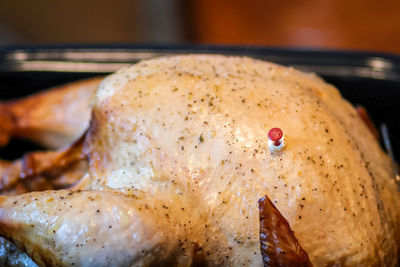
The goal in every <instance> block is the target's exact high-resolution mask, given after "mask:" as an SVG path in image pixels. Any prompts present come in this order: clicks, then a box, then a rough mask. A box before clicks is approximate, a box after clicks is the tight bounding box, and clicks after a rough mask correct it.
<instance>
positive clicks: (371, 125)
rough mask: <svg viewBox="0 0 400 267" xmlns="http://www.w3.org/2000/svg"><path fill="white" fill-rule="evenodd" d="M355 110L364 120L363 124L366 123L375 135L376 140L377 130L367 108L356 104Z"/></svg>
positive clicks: (377, 137)
mask: <svg viewBox="0 0 400 267" xmlns="http://www.w3.org/2000/svg"><path fill="white" fill-rule="evenodd" d="M356 110H357V113H358V115H359V116H360V118H361V119H362V120H363V121H364V123H365V125H367V127H368V129H369V130H370V131H371V133H372V134H373V135H374V136H375V138H376V139H377V140H379V132H378V130H377V129H376V127H375V124H374V123H373V122H372V120H371V117H370V116H369V114H368V112H367V110H366V109H365V108H364V107H363V106H357V107H356Z"/></svg>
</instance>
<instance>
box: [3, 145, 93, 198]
mask: <svg viewBox="0 0 400 267" xmlns="http://www.w3.org/2000/svg"><path fill="white" fill-rule="evenodd" d="M82 145H83V138H80V139H79V140H78V141H76V142H75V143H73V144H72V145H70V146H67V147H65V148H62V149H60V150H57V151H47V152H44V151H38V152H31V153H28V154H26V155H24V157H23V158H22V159H21V160H16V161H14V162H12V163H11V162H7V161H0V194H21V193H25V192H30V191H42V190H49V189H60V188H66V187H69V186H72V185H73V184H74V183H75V182H77V181H78V180H79V179H80V178H81V177H82V176H83V175H84V174H85V173H86V172H87V160H86V157H85V155H84V154H83V153H82Z"/></svg>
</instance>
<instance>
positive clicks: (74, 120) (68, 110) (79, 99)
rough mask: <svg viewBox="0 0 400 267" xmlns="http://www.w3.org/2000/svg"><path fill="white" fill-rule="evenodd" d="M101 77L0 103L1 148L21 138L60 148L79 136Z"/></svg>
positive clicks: (85, 122)
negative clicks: (11, 138)
mask: <svg viewBox="0 0 400 267" xmlns="http://www.w3.org/2000/svg"><path fill="white" fill-rule="evenodd" d="M102 80H103V77H95V78H89V79H85V80H80V81H75V82H71V83H68V84H65V85H61V86H56V87H53V88H50V89H49V90H45V91H43V92H40V93H37V94H34V95H31V96H28V97H25V98H23V99H17V100H10V101H6V102H2V103H0V117H1V120H0V146H5V145H7V143H8V141H9V139H10V137H20V138H25V139H29V140H32V141H34V142H35V143H38V144H42V145H43V146H44V147H49V148H60V147H62V146H63V145H65V144H68V143H69V142H71V141H72V140H74V139H75V138H76V135H77V134H80V133H81V130H82V129H83V128H82V127H85V125H86V124H87V122H88V121H87V120H88V117H89V114H90V102H91V99H92V96H93V95H94V93H95V92H96V90H97V87H98V85H99V84H100V82H101V81H102Z"/></svg>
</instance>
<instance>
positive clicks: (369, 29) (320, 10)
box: [186, 0, 400, 54]
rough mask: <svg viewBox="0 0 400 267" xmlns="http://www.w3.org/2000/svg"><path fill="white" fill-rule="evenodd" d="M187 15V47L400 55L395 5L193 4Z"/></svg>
mask: <svg viewBox="0 0 400 267" xmlns="http://www.w3.org/2000/svg"><path fill="white" fill-rule="evenodd" d="M186 9H187V15H186V16H187V21H188V24H187V34H188V39H189V40H191V41H192V42H199V43H216V44H249V45H273V46H307V47H310V46H311V47H325V48H336V49H357V50H375V51H386V52H394V53H399V54H400V1H399V0H397V1H395V0H380V1H370V0H365V1H360V0H350V1H349V0H326V1H324V0H319V1H318V0H292V1H269V0H268V1H267V0H265V1H263V0H249V1H243V0H218V1H210V0H193V1H191V4H190V5H187V8H186Z"/></svg>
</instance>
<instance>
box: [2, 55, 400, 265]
mask: <svg viewBox="0 0 400 267" xmlns="http://www.w3.org/2000/svg"><path fill="white" fill-rule="evenodd" d="M96 87H97V84H96ZM89 95H90V96H91V97H90V98H87V99H88V100H86V102H88V101H91V103H92V106H91V108H90V109H91V110H92V113H91V114H92V115H91V119H90V125H89V127H88V130H87V132H86V133H85V134H83V135H82V137H80V138H79V136H78V135H79V134H80V133H81V132H82V131H84V129H81V128H85V127H86V121H85V119H84V118H85V116H84V114H82V119H81V121H83V123H82V124H79V125H81V126H80V127H81V128H79V127H78V128H79V129H78V128H77V129H76V131H75V132H76V133H77V134H76V136H75V137H77V138H75V137H74V138H75V140H76V141H74V142H73V143H72V144H71V145H67V146H66V147H63V148H62V149H60V150H58V151H51V152H37V153H31V154H29V155H26V156H25V158H24V159H22V160H19V161H16V162H14V163H7V164H6V165H7V166H6V167H4V168H3V181H2V183H3V187H4V188H5V187H6V186H5V185H6V184H7V183H11V181H13V183H17V182H18V181H19V180H23V179H25V182H26V181H28V180H29V179H32V180H34V179H39V178H40V179H42V180H44V181H46V180H48V179H49V178H48V177H50V176H53V177H52V178H54V176H57V177H59V176H62V175H65V173H73V174H75V176H74V177H76V176H79V177H78V179H79V181H78V182H77V183H75V184H73V185H72V186H70V187H68V188H67V189H58V190H57V189H54V190H47V191H36V192H27V193H24V194H14V195H7V196H6V195H3V196H0V235H2V236H4V237H5V238H7V239H9V240H10V241H12V242H13V243H14V244H15V245H16V246H18V247H19V248H20V249H22V250H23V251H25V252H26V253H27V254H28V255H29V256H30V257H31V259H32V260H33V261H34V262H35V263H36V264H38V265H40V266H149V265H155V266H162V265H164V266H172V265H176V266H195V265H206V266H263V265H265V266H290V265H292V266H311V265H314V266H354V265H361V266H395V265H396V264H398V260H399V252H398V251H399V245H400V242H399V241H400V232H399V227H400V217H399V216H400V209H399V203H400V193H399V188H397V185H396V184H395V182H394V180H393V178H392V176H393V170H392V169H391V164H390V160H389V158H388V156H387V155H386V154H385V153H384V152H383V151H382V149H381V148H380V146H379V144H378V142H377V140H376V138H375V137H374V135H373V134H372V133H371V131H370V130H369V129H368V127H367V126H366V125H365V123H364V122H363V121H362V119H361V118H360V117H359V116H358V114H357V111H356V110H355V109H354V108H353V107H352V105H351V104H349V103H348V102H347V101H346V100H344V99H343V98H342V97H341V95H340V94H339V92H338V90H337V89H336V88H334V87H333V86H332V85H329V84H327V83H325V82H324V81H323V80H322V79H320V78H319V77H317V76H316V75H314V74H309V73H304V72H301V71H298V70H295V69H292V68H287V67H283V66H279V65H275V64H272V63H268V62H264V61H260V60H256V59H252V58H247V57H231V56H220V55H181V56H169V57H162V58H156V59H151V60H145V61H141V62H139V63H137V64H135V65H133V66H131V67H129V68H126V69H122V70H120V71H118V72H116V73H115V74H112V75H110V76H108V77H106V78H105V79H104V80H103V81H102V82H101V84H100V85H99V87H98V89H97V91H96V93H95V94H89ZM92 95H93V97H92ZM90 109H89V108H88V110H90ZM3 114H5V113H3ZM0 116H1V114H0ZM14 117H15V118H14V121H15V120H17V119H18V118H17V117H18V116H14ZM69 119H71V118H70V117H69ZM75 119H76V120H78V121H79V119H80V118H79V115H78V116H76V118H75ZM10 121H12V120H10ZM0 126H1V123H0ZM2 127H3V136H6V134H5V130H4V129H7V126H6V125H5V123H3V126H2ZM273 128H279V129H280V131H281V133H282V134H283V137H282V139H281V142H284V146H280V147H279V149H272V148H271V145H269V144H268V143H269V141H270V140H269V139H270V137H269V135H268V133H269V131H270V129H273ZM0 129H1V127H0ZM9 129H11V128H10V127H9ZM3 139H4V140H6V138H3ZM70 139H71V138H69V139H68V140H70ZM57 140H58V141H59V139H57ZM61 143H62V142H61ZM52 144H54V142H53V143H52ZM53 146H54V145H53ZM82 162H83V163H84V164H82ZM0 169H1V168H0ZM7 170H8V174H7V175H6V174H5V173H7ZM12 171H14V173H17V175H14V176H13V177H14V178H15V179H10V177H11V176H10V173H11V172H12ZM6 177H8V178H9V180H7V181H6V179H5V178H6ZM38 177H39V178H38ZM57 179H58V178H57ZM53 188H56V187H53ZM27 191H34V189H32V190H27ZM24 192H25V191H24Z"/></svg>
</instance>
